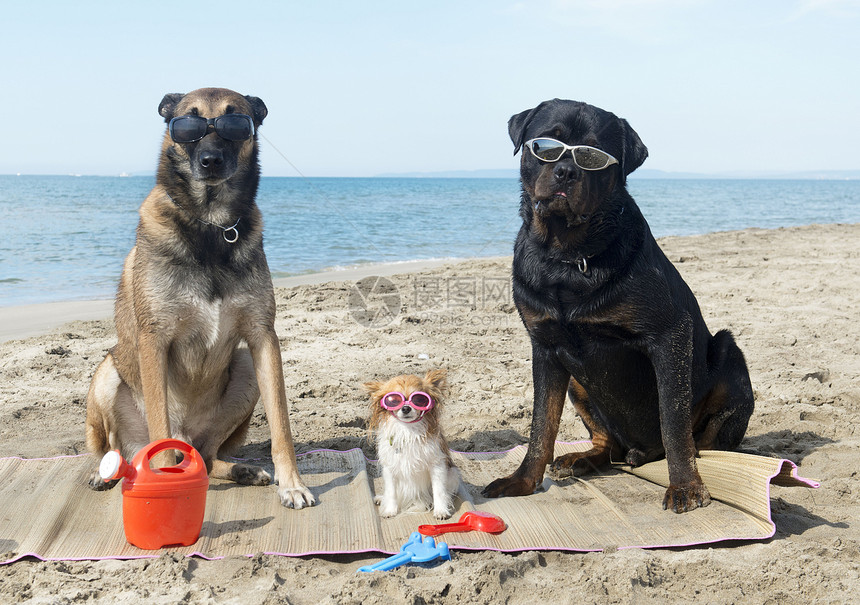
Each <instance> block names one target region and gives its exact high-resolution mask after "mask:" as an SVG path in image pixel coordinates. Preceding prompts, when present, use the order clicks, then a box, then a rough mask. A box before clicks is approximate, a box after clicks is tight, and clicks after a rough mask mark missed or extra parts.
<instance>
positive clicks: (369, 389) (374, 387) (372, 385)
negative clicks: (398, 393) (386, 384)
mask: <svg viewBox="0 0 860 605" xmlns="http://www.w3.org/2000/svg"><path fill="white" fill-rule="evenodd" d="M381 387H382V383H381V382H379V381H373V382H365V383H364V384H363V385H361V388H363V389H364V392H365V393H367V394H368V395H373V394H374V393H375V392H376V391H378V390H379V389H380V388H381Z"/></svg>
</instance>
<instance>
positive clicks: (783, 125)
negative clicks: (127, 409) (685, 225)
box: [0, 0, 860, 176]
mask: <svg viewBox="0 0 860 605" xmlns="http://www.w3.org/2000/svg"><path fill="white" fill-rule="evenodd" d="M0 14H2V21H0V23H2V25H1V26H0V27H2V36H0V49H2V52H3V56H4V57H5V59H4V61H3V62H2V66H0V77H2V83H3V84H2V88H3V90H4V91H5V92H4V93H3V98H4V102H5V108H4V109H5V111H4V119H3V123H4V128H3V136H2V139H0V141H2V145H0V174H14V173H18V172H21V173H27V174H68V173H79V174H107V175H110V174H118V173H120V172H148V171H152V170H153V169H154V167H155V163H156V159H157V154H158V149H159V145H160V139H161V136H162V134H163V130H164V124H163V122H162V120H161V118H160V117H159V116H158V114H157V107H158V103H159V101H160V100H161V98H162V96H163V95H164V94H165V93H168V92H187V91H189V90H192V89H195V88H199V87H203V86H223V87H227V88H233V89H235V90H238V91H240V92H242V93H243V94H253V95H256V96H259V97H261V98H262V99H263V100H264V101H265V102H266V104H267V106H268V108H269V117H268V118H267V119H266V121H265V123H264V124H263V127H262V128H261V134H263V135H264V136H265V137H266V139H267V140H263V141H262V142H261V144H262V156H261V159H262V164H263V174H264V175H268V176H295V175H297V174H298V173H300V174H303V175H306V176H373V175H376V174H380V173H391V172H414V171H417V172H433V171H443V170H476V169H499V168H514V167H516V166H517V164H518V159H517V158H514V157H513V155H512V152H513V146H512V145H511V142H510V140H509V139H508V136H507V120H508V118H509V117H510V116H511V115H512V114H514V113H517V112H519V111H522V110H524V109H528V108H530V107H533V106H534V105H536V104H537V103H539V102H540V101H542V100H544V99H548V98H552V97H561V98H570V99H576V100H581V101H586V102H589V103H592V104H594V105H597V106H599V107H602V108H604V109H607V110H609V111H612V112H614V113H615V114H617V115H619V116H621V117H624V118H626V119H627V120H628V121H629V122H630V124H631V125H632V126H633V128H634V129H635V130H636V131H637V132H638V133H639V135H640V136H641V137H642V139H643V141H644V142H645V144H646V145H647V146H648V148H649V150H650V157H649V159H648V161H647V162H646V163H645V165H644V168H652V169H658V170H667V171H685V172H704V173H719V172H723V171H737V170H755V171H773V170H776V171H795V170H822V169H834V170H857V169H860V152H858V143H857V141H858V140H860V78H858V77H857V74H858V70H860V67H858V64H860V36H858V35H857V32H860V0H760V1H759V0H757V1H755V2H749V1H740V0H738V1H735V0H714V1H711V0H686V1H683V0H524V1H520V2H516V1H510V2H507V1H505V0H477V1H464V0H459V1H448V0H434V1H432V2H404V1H403V0H397V1H376V0H362V1H358V0H354V1H350V2H334V1H326V0H312V1H309V0H301V1H293V0H285V1H282V2H248V3H245V4H244V5H242V6H240V5H239V4H238V3H227V2H221V1H218V0H212V1H208V2H161V1H153V2H135V3H131V2H86V1H83V0H82V1H81V2H48V1H45V2H16V3H4V7H3V9H2V13H0ZM282 156H283V157H282ZM284 157H286V158H287V159H284Z"/></svg>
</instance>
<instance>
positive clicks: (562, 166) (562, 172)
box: [552, 161, 576, 183]
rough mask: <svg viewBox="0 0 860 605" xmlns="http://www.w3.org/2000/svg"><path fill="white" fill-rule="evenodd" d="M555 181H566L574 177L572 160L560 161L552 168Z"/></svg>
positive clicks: (574, 170)
mask: <svg viewBox="0 0 860 605" xmlns="http://www.w3.org/2000/svg"><path fill="white" fill-rule="evenodd" d="M552 175H553V176H554V177H555V180H556V182H559V183H566V182H567V181H571V180H573V179H574V178H576V166H574V165H573V163H572V162H565V161H561V162H559V163H558V164H556V165H555V167H553V169H552Z"/></svg>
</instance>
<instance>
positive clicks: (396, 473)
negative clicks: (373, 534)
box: [364, 370, 460, 519]
mask: <svg viewBox="0 0 860 605" xmlns="http://www.w3.org/2000/svg"><path fill="white" fill-rule="evenodd" d="M364 388H365V389H366V390H367V392H368V393H369V394H370V400H371V413H370V422H369V423H368V429H369V432H370V435H371V437H372V436H373V433H374V432H375V433H376V451H377V455H378V456H379V462H380V464H381V465H382V480H383V484H384V488H383V489H384V493H383V494H381V495H378V496H376V498H375V502H376V504H378V505H379V506H380V509H379V514H380V515H382V516H383V517H393V516H394V515H396V514H397V513H398V512H400V511H420V510H427V509H428V508H430V505H431V504H432V508H433V515H434V516H435V517H436V518H437V519H447V518H448V517H450V516H451V515H452V514H453V513H454V502H453V496H454V494H456V493H457V490H458V488H459V485H460V472H459V471H458V470H457V467H455V466H454V463H453V462H452V461H451V455H450V454H449V452H448V444H447V443H446V442H445V437H444V436H443V435H442V431H441V429H440V427H439V407H440V404H441V403H442V399H443V398H444V397H445V396H446V395H447V393H448V385H447V382H446V373H445V370H431V371H429V372H427V374H426V375H425V376H424V378H421V377H419V376H415V375H414V374H407V375H403V376H396V377H394V378H392V379H390V380H389V381H387V382H366V383H365V384H364Z"/></svg>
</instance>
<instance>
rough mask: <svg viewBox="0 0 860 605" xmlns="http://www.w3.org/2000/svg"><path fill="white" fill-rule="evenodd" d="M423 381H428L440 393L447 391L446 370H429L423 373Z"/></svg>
mask: <svg viewBox="0 0 860 605" xmlns="http://www.w3.org/2000/svg"><path fill="white" fill-rule="evenodd" d="M424 382H427V383H430V385H432V387H433V388H434V389H435V390H437V391H439V393H441V394H442V395H446V394H447V393H448V372H447V371H446V370H430V371H429V372H427V373H426V374H425V375H424Z"/></svg>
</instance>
